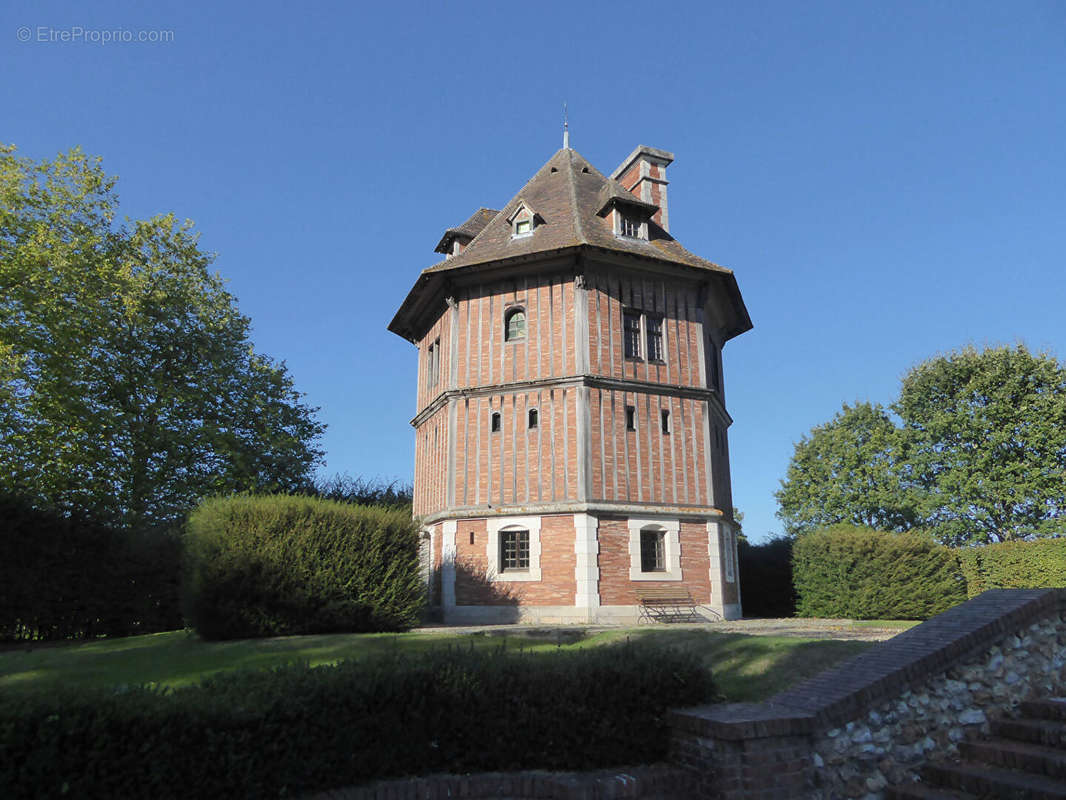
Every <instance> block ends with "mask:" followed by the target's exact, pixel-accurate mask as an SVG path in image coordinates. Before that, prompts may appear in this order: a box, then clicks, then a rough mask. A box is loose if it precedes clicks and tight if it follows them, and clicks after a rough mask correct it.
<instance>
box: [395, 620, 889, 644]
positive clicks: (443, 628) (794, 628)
mask: <svg viewBox="0 0 1066 800" xmlns="http://www.w3.org/2000/svg"><path fill="white" fill-rule="evenodd" d="M904 625H905V623H900V624H899V625H884V626H875V625H872V624H870V623H856V622H855V621H854V620H850V619H741V620H734V621H732V622H709V623H676V624H672V625H663V624H659V625H641V626H640V628H639V630H677V629H683V630H706V631H710V632H712V633H743V634H748V635H750V636H795V637H799V638H804V639H853V640H859V641H865V642H883V641H884V640H885V639H891V638H892V637H893V636H895V635H896V634H897V633H899V632H900V631H902V630H905V627H903V626H904ZM632 627H633V626H611V625H522V624H511V625H468V626H455V627H453V626H450V625H431V626H427V627H423V628H415V629H414V631H413V632H414V633H443V634H456V633H483V634H485V635H488V636H529V637H530V638H536V639H541V638H543V639H550V638H555V637H558V638H562V639H566V638H569V637H568V634H569V636H570V637H574V638H579V637H580V635H582V634H584V633H598V632H599V631H609V630H621V629H624V628H632ZM575 634H576V635H575Z"/></svg>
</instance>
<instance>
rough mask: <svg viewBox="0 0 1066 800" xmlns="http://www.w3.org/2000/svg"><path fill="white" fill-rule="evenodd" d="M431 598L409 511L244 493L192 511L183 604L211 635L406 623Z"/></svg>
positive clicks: (367, 628) (197, 625)
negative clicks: (426, 586) (419, 557)
mask: <svg viewBox="0 0 1066 800" xmlns="http://www.w3.org/2000/svg"><path fill="white" fill-rule="evenodd" d="M424 600H425V586H424V583H423V581H422V577H421V574H420V568H419V561H418V529H417V527H416V525H415V523H414V521H413V520H412V519H411V516H410V514H409V513H408V512H407V511H406V510H401V509H387V508H379V507H368V506H357V505H351V504H347V503H339V502H335V501H331V500H322V499H318V498H313V497H299V496H290V495H265V496H252V495H237V496H231V497H224V498H214V499H211V500H208V501H206V502H204V503H203V504H201V505H200V506H199V507H198V508H197V509H196V510H195V511H194V512H193V513H192V514H191V515H190V517H189V523H188V530H187V533H186V537H185V568H184V587H183V603H184V610H185V616H186V619H187V620H188V621H189V623H190V624H191V625H192V626H193V627H194V628H196V630H197V632H199V634H200V635H201V636H203V637H204V638H207V639H232V638H247V637H257V636H281V635H295V634H308V633H327V632H340V631H352V632H360V631H396V630H405V629H407V628H410V627H411V626H412V625H413V624H414V623H415V622H416V621H417V620H418V615H419V612H420V611H421V608H422V606H423V604H424Z"/></svg>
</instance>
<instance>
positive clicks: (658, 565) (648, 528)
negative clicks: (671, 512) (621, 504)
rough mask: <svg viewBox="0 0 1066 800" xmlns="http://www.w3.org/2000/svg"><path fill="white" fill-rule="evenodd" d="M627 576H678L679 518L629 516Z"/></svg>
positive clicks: (634, 578) (675, 578)
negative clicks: (636, 517)
mask: <svg viewBox="0 0 1066 800" xmlns="http://www.w3.org/2000/svg"><path fill="white" fill-rule="evenodd" d="M629 579H630V580H631V581H679V580H681V522H680V520H676V519H632V518H631V519H630V520H629Z"/></svg>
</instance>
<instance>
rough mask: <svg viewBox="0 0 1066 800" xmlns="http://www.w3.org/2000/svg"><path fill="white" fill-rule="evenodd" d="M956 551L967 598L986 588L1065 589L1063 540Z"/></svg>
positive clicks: (1064, 541) (1005, 544)
mask: <svg viewBox="0 0 1066 800" xmlns="http://www.w3.org/2000/svg"><path fill="white" fill-rule="evenodd" d="M956 552H957V553H958V555H959V562H960V563H961V564H962V571H963V574H964V575H965V576H966V590H967V592H968V593H969V595H970V597H974V596H975V595H979V594H981V592H983V591H985V590H986V589H1044V588H1053V587H1066V539H1038V540H1036V541H1033V542H1002V543H1000V544H990V545H986V546H984V547H962V548H959V549H958V550H957V551H956Z"/></svg>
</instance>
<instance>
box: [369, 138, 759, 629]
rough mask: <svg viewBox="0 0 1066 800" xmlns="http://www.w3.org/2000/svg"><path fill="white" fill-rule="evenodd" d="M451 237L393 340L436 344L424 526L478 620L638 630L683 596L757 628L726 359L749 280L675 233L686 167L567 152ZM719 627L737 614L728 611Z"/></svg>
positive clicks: (428, 350)
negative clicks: (654, 606)
mask: <svg viewBox="0 0 1066 800" xmlns="http://www.w3.org/2000/svg"><path fill="white" fill-rule="evenodd" d="M567 144H568V142H564V147H563V149H561V150H559V151H558V152H557V153H555V155H553V156H552V157H551V158H550V159H549V160H548V162H547V163H546V164H545V165H544V166H543V167H541V168H540V170H539V171H537V173H536V174H535V175H534V176H533V177H532V178H531V179H530V180H529V182H528V183H526V185H525V186H523V187H522V189H521V190H520V191H519V192H518V193H517V194H516V195H515V196H514V197H513V198H512V199H511V200H510V201H509V202H508V203H507V204H506V205H504V206H503V208H502V209H501V210H498V211H497V210H493V209H488V208H481V209H479V210H477V211H476V212H475V213H474V214H473V215H472V216H471V217H470V218H469V219H468V220H467V221H466V222H464V223H463V224H461V225H459V226H458V227H455V228H449V229H448V230H447V231H445V233H444V235H443V237H442V238H441V240H440V242H439V244H438V245H437V248H436V251H437V252H438V253H440V254H442V255H443V256H444V259H443V260H442V261H440V262H439V263H437V264H435V265H434V266H431V267H428V268H427V269H425V270H423V271H422V273H421V274H420V275H419V277H418V279H417V281H416V282H415V285H414V287H413V288H412V289H411V291H410V292H409V293H408V295H407V298H406V299H405V300H404V302H403V304H402V306H401V307H400V309H399V311H398V312H397V313H396V315H395V317H394V319H393V320H392V322H391V324H390V325H389V330H391V331H393V332H394V333H396V334H398V335H399V336H402V337H404V338H405V339H407V340H409V341H410V342H412V343H413V344H415V345H416V346H417V348H418V364H419V367H418V389H417V402H416V406H417V409H416V414H415V417H414V419H413V420H412V425H413V426H414V429H415V442H416V444H415V477H414V514H415V516H416V517H417V518H419V519H420V520H421V523H422V526H423V545H424V553H423V555H424V559H425V560H424V563H425V565H426V578H427V582H428V586H429V592H430V602H431V606H437V607H439V608H440V609H441V613H442V615H443V619H444V620H445V621H446V622H450V623H455V622H458V623H463V622H471V623H474V622H485V623H488V622H507V621H518V620H522V621H531V622H632V621H635V620H636V619H637V617H638V614H639V598H640V592H641V590H642V589H650V588H654V587H668V586H679V585H680V586H683V587H685V588H686V589H688V591H689V593H690V594H691V595H692V597H693V599H694V600H695V601H696V603H698V604H700V605H701V606H702V607H703V609H704V613H705V616H707V618H714V616H715V613H716V614H718V615H721V616H722V617H725V618H726V619H733V618H737V617H739V616H740V615H741V604H740V590H739V575H738V568H737V554H736V532H737V526H736V524H735V522H734V520H733V506H732V498H731V489H730V478H729V444H728V429H729V426H730V424H731V422H732V419H731V417H730V416H729V414H728V413H727V411H726V404H725V391H724V387H725V382H724V378H723V373H722V360H721V351H722V347H723V346H724V345H725V343H726V342H727V341H729V340H730V339H732V338H733V337H735V336H738V335H740V334H741V333H744V332H745V331H747V330H750V329H751V327H752V324H751V319H750V318H749V316H748V312H747V309H746V308H745V306H744V300H743V298H742V297H741V294H740V290H739V288H738V286H737V282H736V279H735V277H734V275H733V272H732V271H731V270H728V269H726V268H724V267H721V266H718V265H717V264H713V263H711V262H710V261H706V260H704V259H702V258H700V257H698V256H695V255H693V254H692V253H690V252H689V251H688V250H686V249H685V248H683V247H682V246H681V245H680V244H679V243H678V242H677V240H676V239H674V238H673V236H671V234H670V232H669V215H668V213H667V209H668V206H667V181H666V168H667V166H669V165H670V163H671V162H672V161H673V155H672V154H671V153H667V152H665V151H663V150H657V149H655V148H651V147H644V146H641V147H638V148H636V149H635V150H634V151H633V152H632V153H631V154H630V155H629V157H628V158H626V160H625V161H624V162H623V163H622V164H621V165H620V166H619V167H618V168H617V169H616V170H615V171H614V172H613V173H611V176H610V177H607V176H605V175H603V174H602V173H600V172H599V171H598V170H596V168H595V167H593V166H592V165H591V164H590V163H589V162H588V161H586V160H585V159H584V158H583V157H582V156H581V155H580V154H578V153H577V152H576V151H575V150H572V149H570V148H569V147H568V146H566V145H567ZM710 612H715V613H710Z"/></svg>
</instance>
